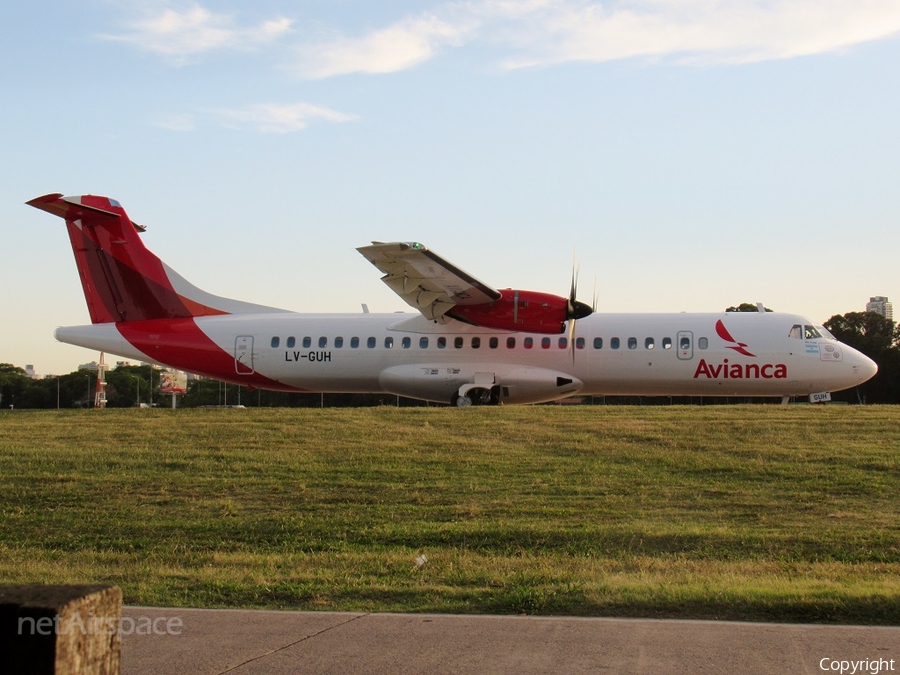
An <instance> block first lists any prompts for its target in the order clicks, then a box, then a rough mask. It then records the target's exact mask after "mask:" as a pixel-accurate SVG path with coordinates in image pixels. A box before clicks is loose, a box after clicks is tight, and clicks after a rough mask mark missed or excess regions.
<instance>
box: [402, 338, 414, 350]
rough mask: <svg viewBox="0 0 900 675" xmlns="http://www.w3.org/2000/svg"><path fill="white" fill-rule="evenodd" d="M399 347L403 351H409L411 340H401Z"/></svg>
mask: <svg viewBox="0 0 900 675" xmlns="http://www.w3.org/2000/svg"><path fill="white" fill-rule="evenodd" d="M400 346H402V347H403V349H409V348H410V347H411V346H412V339H410V338H408V337H405V338H403V339H402V340H401V341H400Z"/></svg>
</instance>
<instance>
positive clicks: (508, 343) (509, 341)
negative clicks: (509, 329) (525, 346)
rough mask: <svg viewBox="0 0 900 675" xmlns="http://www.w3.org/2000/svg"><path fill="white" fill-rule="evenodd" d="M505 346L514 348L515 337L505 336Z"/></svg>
mask: <svg viewBox="0 0 900 675" xmlns="http://www.w3.org/2000/svg"><path fill="white" fill-rule="evenodd" d="M506 348H507V349H515V348H516V338H514V337H509V338H506Z"/></svg>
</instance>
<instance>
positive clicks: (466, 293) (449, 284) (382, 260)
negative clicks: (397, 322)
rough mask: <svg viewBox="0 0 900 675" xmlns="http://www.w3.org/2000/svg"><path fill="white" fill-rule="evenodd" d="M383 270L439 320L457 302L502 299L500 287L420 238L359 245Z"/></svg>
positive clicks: (404, 295)
mask: <svg viewBox="0 0 900 675" xmlns="http://www.w3.org/2000/svg"><path fill="white" fill-rule="evenodd" d="M356 250H357V251H359V252H360V253H362V254H363V255H364V256H365V257H366V259H367V260H368V261H369V262H371V263H372V264H373V265H375V267H377V268H378V269H379V270H381V271H382V272H384V276H383V277H382V278H381V280H382V281H383V282H384V283H386V284H387V285H388V286H389V287H390V288H391V290H392V291H394V292H395V293H396V294H397V295H399V296H400V297H401V298H403V300H404V301H405V302H406V303H407V304H409V305H410V306H411V307H415V308H416V309H417V310H419V311H420V312H421V313H422V316H424V317H425V318H426V319H430V320H432V321H439V320H441V319H442V317H443V316H444V314H446V313H447V312H448V311H449V310H450V309H451V308H453V307H454V306H456V305H481V304H484V303H488V302H492V301H494V300H499V299H500V297H501V295H500V291H498V290H496V289H494V288H491V287H490V286H488V285H487V284H485V283H483V282H481V281H478V279H476V278H475V277H473V276H471V275H470V274H467V273H466V272H463V271H462V270H461V269H459V268H458V267H456V266H455V265H452V264H451V263H449V262H447V261H446V260H444V259H443V258H441V257H440V256H439V255H437V254H436V253H433V252H432V251H429V250H428V249H427V248H426V247H425V246H423V245H422V244H420V243H418V242H392V243H389V244H385V243H382V242H378V241H374V242H372V245H371V246H362V247H360V248H358V249H356Z"/></svg>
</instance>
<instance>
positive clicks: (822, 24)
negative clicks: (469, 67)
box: [101, 0, 900, 79]
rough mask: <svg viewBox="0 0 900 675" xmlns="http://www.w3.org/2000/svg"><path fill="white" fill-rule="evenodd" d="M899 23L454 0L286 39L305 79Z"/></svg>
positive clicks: (877, 1)
mask: <svg viewBox="0 0 900 675" xmlns="http://www.w3.org/2000/svg"><path fill="white" fill-rule="evenodd" d="M898 33H900V3H898V2H896V1H889V0H602V1H591V0H460V1H457V2H445V3H439V4H435V5H433V6H432V7H431V8H430V9H429V10H426V11H422V12H420V13H416V14H410V15H407V16H405V17H401V18H399V19H397V20H395V21H393V22H391V23H388V24H387V25H386V26H384V27H380V28H375V29H373V30H370V31H368V32H366V33H363V34H361V35H356V36H352V35H346V34H339V33H338V34H332V35H330V36H327V37H324V38H320V39H318V40H316V39H311V40H307V41H305V42H304V43H303V44H301V45H298V46H295V48H294V51H293V54H294V58H293V61H292V64H291V65H290V66H289V69H290V70H291V71H292V72H294V73H296V74H297V75H299V76H300V77H304V78H310V79H320V78H326V77H332V76H335V75H341V74H348V73H373V74H374V73H392V72H398V71H402V70H407V69H410V68H413V67H415V66H417V65H420V64H422V63H425V62H427V61H429V60H430V59H433V58H435V57H437V56H438V55H439V54H441V53H444V52H446V51H447V50H450V49H453V48H460V47H463V46H466V45H470V46H471V45H473V44H481V45H489V46H490V47H492V48H493V49H494V50H499V52H500V53H501V56H500V60H501V67H503V68H505V69H514V68H522V67H529V66H546V65H552V64H558V63H565V62H572V61H581V62H604V61H613V60H619V59H630V58H644V59H661V58H666V59H673V60H676V61H678V62H683V63H746V62H753V61H764V60H773V59H786V58H792V57H797V56H805V55H813V54H821V53H826V52H833V51H838V50H841V49H846V48H849V47H852V46H855V45H858V44H862V43H865V42H870V41H873V40H880V39H885V38H888V37H891V36H896V35H897V34H898ZM289 34H290V35H291V36H293V39H295V40H297V39H300V35H301V33H300V32H298V31H295V30H293V22H292V20H291V19H288V18H275V19H272V20H269V21H264V22H262V23H259V24H257V25H253V26H240V25H238V23H237V21H236V19H235V18H234V17H233V16H232V15H230V14H222V13H215V12H212V11H210V10H208V9H206V8H205V7H203V6H202V5H200V4H196V3H194V4H191V5H189V6H182V8H180V9H171V8H166V9H159V8H158V5H157V9H154V10H149V11H148V12H147V13H146V14H145V15H144V17H143V18H141V19H138V20H135V21H132V22H131V23H129V24H127V30H125V31H124V32H122V33H120V34H117V35H104V36H101V37H103V38H104V39H108V40H115V41H119V42H124V43H128V44H131V45H133V46H135V47H137V48H139V49H143V50H146V51H150V52H153V53H156V54H160V55H162V56H164V57H166V58H168V59H170V60H171V61H172V62H173V63H176V64H183V63H186V62H187V61H189V60H190V59H192V58H195V57H197V56H199V55H201V54H204V53H206V52H209V51H212V50H226V49H230V50H248V49H254V48H259V47H261V46H264V45H268V44H271V43H273V42H274V41H276V40H279V39H283V38H285V37H286V36H288V35H289ZM307 35H308V33H307ZM504 54H505V55H504Z"/></svg>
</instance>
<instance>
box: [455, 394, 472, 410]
mask: <svg viewBox="0 0 900 675" xmlns="http://www.w3.org/2000/svg"><path fill="white" fill-rule="evenodd" d="M470 405H472V399H470V398H469V397H468V396H457V397H456V407H457V408H468V407H469V406H470Z"/></svg>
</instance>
